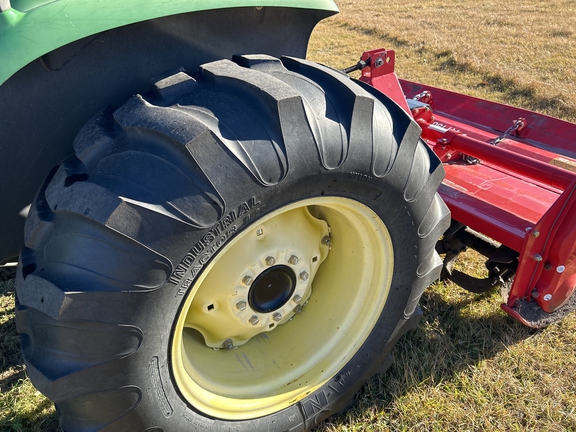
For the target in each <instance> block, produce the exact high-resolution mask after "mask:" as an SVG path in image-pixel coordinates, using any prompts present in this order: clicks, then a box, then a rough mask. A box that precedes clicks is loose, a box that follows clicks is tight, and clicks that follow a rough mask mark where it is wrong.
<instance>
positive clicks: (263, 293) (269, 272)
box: [248, 265, 296, 316]
mask: <svg viewBox="0 0 576 432" xmlns="http://www.w3.org/2000/svg"><path fill="white" fill-rule="evenodd" d="M295 288H296V275H295V274H294V270H292V269H291V268H290V267H288V266H286V265H277V266H274V267H270V268H269V269H266V270H264V271H263V272H262V273H260V275H259V276H258V277H257V278H256V280H255V281H254V283H253V284H252V286H251V287H250V291H249V292H248V301H249V304H250V307H251V308H252V309H253V310H255V311H256V312H260V313H268V312H273V311H275V310H276V309H279V308H281V307H282V306H284V305H285V304H286V302H287V301H288V300H290V297H292V294H293V293H294V289H295ZM277 316H278V315H277Z"/></svg>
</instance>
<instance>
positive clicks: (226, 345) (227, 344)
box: [222, 339, 234, 351]
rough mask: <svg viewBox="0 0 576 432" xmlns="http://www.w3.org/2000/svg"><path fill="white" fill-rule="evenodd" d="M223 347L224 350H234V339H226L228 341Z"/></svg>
mask: <svg viewBox="0 0 576 432" xmlns="http://www.w3.org/2000/svg"><path fill="white" fill-rule="evenodd" d="M222 346H223V347H224V348H226V349H227V350H228V351H230V350H233V349H234V343H233V342H232V339H226V340H225V341H224V343H223V344H222Z"/></svg>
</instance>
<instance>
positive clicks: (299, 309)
mask: <svg viewBox="0 0 576 432" xmlns="http://www.w3.org/2000/svg"><path fill="white" fill-rule="evenodd" d="M293 312H294V313H296V314H299V313H302V306H300V305H296V307H295V308H294V309H293Z"/></svg>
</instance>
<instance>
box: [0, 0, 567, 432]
mask: <svg viewBox="0 0 576 432" xmlns="http://www.w3.org/2000/svg"><path fill="white" fill-rule="evenodd" d="M338 4H339V6H340V8H341V13H340V14H339V15H337V16H335V17H333V18H330V19H329V20H327V21H325V22H323V23H321V24H320V26H319V27H318V29H317V30H316V31H315V33H314V35H313V38H312V41H311V44H310V50H309V57H310V58H311V59H313V60H315V61H319V62H321V63H324V64H327V65H330V66H333V67H336V68H343V67H346V66H350V65H352V64H354V63H355V62H356V61H357V60H358V58H359V56H360V54H361V53H362V52H363V51H365V50H368V49H373V48H379V47H385V48H389V49H395V50H396V53H397V61H396V70H397V72H398V75H399V76H400V77H401V78H405V79H410V80H413V81H418V82H422V83H427V84H429V85H432V86H437V87H442V88H447V89H451V90H455V91H459V92H462V93H466V94H469V95H473V96H477V97H482V98H486V99H491V100H496V101H501V102H505V103H508V104H512V105H517V106H522V107H524V108H528V109H533V110H536V111H540V112H543V113H546V114H549V115H553V116H556V117H560V118H564V119H566V120H570V121H576V3H574V2H573V1H572V0H570V1H558V0H550V1H517V0H511V1H507V2H483V3H480V2H474V1H420V2H415V1H396V2H384V1H382V0H348V1H338ZM458 265H459V266H460V267H459V268H460V269H465V270H466V271H468V272H469V273H471V274H475V275H480V274H482V272H483V265H482V258H481V257H479V256H478V255H476V254H473V253H468V254H466V255H465V256H463V257H462V258H461V259H460V260H459V263H458ZM500 303H501V298H500V295H499V294H498V293H497V292H494V293H491V294H487V295H474V294H469V293H467V292H465V291H463V290H462V289H460V288H458V287H456V286H454V285H453V284H451V283H443V282H438V283H436V284H434V285H433V286H431V287H430V288H429V289H428V290H427V292H426V293H425V294H424V296H423V298H422V302H421V306H422V308H423V310H424V317H423V319H422V322H421V325H420V327H419V328H418V329H417V330H415V331H414V332H411V333H409V334H408V335H407V336H406V337H404V338H403V339H402V340H401V341H400V343H399V344H398V346H397V347H396V349H395V350H394V352H393V356H394V359H395V363H394V365H393V366H392V367H391V369H390V370H389V371H388V372H387V373H385V374H383V375H378V376H375V377H374V378H373V379H372V380H370V381H369V382H368V383H367V385H366V386H365V387H364V388H363V389H362V391H361V392H360V393H359V394H358V395H357V397H356V400H355V404H354V406H353V407H352V408H351V409H350V410H349V411H348V412H347V413H346V414H343V415H340V416H336V417H333V418H331V419H330V420H329V421H328V422H326V423H325V424H323V425H321V426H320V427H318V428H317V429H316V431H317V432H337V431H338V432H351V431H408V430H409V431H484V430H487V431H492V430H493V431H500V430H510V431H525V430H530V431H576V380H575V379H574V376H576V316H570V317H569V318H567V319H565V320H564V321H562V322H561V323H558V324H555V325H552V326H550V327H549V328H547V329H545V330H531V329H528V328H526V327H523V326H522V325H520V324H519V323H516V322H515V321H513V320H512V319H511V318H508V317H507V316H506V315H505V314H504V313H503V312H501V310H500V308H499V305H500ZM0 349H1V352H2V360H1V362H0V431H57V430H58V426H57V425H58V421H57V418H56V414H55V410H54V407H53V405H52V403H51V402H50V401H48V400H47V399H46V398H44V397H43V396H42V395H41V394H40V393H39V392H38V391H36V390H35V389H34V387H33V386H32V385H31V383H30V381H29V380H28V379H27V378H26V377H25V368H24V366H23V361H22V357H21V355H20V352H19V345H18V338H17V335H16V329H15V323H14V292H13V282H12V281H9V282H0Z"/></svg>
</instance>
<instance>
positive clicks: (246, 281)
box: [242, 275, 253, 286]
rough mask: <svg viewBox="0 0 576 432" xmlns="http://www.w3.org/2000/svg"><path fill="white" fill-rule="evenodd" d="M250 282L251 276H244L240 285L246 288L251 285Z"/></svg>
mask: <svg viewBox="0 0 576 432" xmlns="http://www.w3.org/2000/svg"><path fill="white" fill-rule="evenodd" d="M252 281H253V279H252V276H248V275H246V276H244V277H243V278H242V283H243V284H244V285H246V286H250V285H252Z"/></svg>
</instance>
